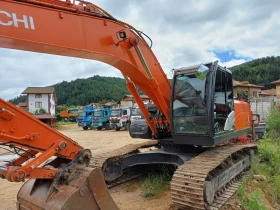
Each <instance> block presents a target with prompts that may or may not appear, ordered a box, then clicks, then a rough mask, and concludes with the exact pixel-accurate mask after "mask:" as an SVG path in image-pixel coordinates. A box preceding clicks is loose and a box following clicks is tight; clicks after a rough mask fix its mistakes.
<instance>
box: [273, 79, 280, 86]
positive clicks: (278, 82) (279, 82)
mask: <svg viewBox="0 0 280 210" xmlns="http://www.w3.org/2000/svg"><path fill="white" fill-rule="evenodd" d="M271 84H274V85H276V84H280V79H278V80H276V81H273V82H271Z"/></svg>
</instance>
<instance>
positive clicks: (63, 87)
mask: <svg viewBox="0 0 280 210" xmlns="http://www.w3.org/2000/svg"><path fill="white" fill-rule="evenodd" d="M230 69H231V70H232V73H233V79H235V80H238V81H248V82H250V83H252V84H256V85H263V86H265V88H271V87H273V86H272V85H271V84H270V83H271V82H272V81H275V80H278V79H280V56H278V57H273V56H271V57H266V58H259V59H256V60H252V61H249V62H246V63H243V64H241V65H238V66H234V67H231V68H230ZM52 86H53V87H54V88H55V91H56V95H57V99H58V102H57V105H62V104H66V105H75V106H76V105H81V106H83V105H86V104H89V103H91V102H101V101H110V100H114V101H118V100H120V99H121V98H122V97H123V95H124V94H128V93H129V92H128V90H127V88H126V85H125V80H124V79H122V78H116V77H101V76H93V77H90V78H87V79H76V80H74V81H71V82H65V81H63V82H61V83H58V84H55V85H52ZM25 100H26V99H25V97H23V96H19V97H17V98H15V99H12V100H10V102H12V103H14V104H16V105H17V104H18V103H19V102H22V101H25Z"/></svg>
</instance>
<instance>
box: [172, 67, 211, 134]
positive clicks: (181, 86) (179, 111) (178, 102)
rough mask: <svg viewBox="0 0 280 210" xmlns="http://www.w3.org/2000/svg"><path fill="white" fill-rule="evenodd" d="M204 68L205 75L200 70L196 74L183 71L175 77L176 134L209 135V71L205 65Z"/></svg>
mask: <svg viewBox="0 0 280 210" xmlns="http://www.w3.org/2000/svg"><path fill="white" fill-rule="evenodd" d="M203 67H204V69H203V70H204V71H203V73H201V72H200V70H198V71H197V72H196V71H195V73H189V72H188V71H186V73H184V71H182V72H179V73H178V74H177V75H176V76H175V86H174V92H173V127H174V131H175V132H178V133H192V134H205V133H207V115H206V113H207V112H206V111H207V107H206V88H205V87H206V81H207V73H208V70H209V69H208V67H206V66H204V65H203ZM205 68H206V69H205ZM205 70H206V71H205ZM192 72H193V70H192Z"/></svg>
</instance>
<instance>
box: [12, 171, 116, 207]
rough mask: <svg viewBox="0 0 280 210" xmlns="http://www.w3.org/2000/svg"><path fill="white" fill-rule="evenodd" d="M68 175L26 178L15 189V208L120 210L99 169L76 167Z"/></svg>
mask: <svg viewBox="0 0 280 210" xmlns="http://www.w3.org/2000/svg"><path fill="white" fill-rule="evenodd" d="M68 176H69V174H68ZM68 176H66V177H65V176H64V177H60V178H59V179H56V180H48V179H37V180H35V179H32V180H29V181H27V182H26V183H25V184H24V185H23V186H22V187H21V189H20V191H19V192H18V195H17V209H18V210H33V209H34V210H35V209H36V210H43V209H44V210H60V209H62V210H74V209H75V210H76V209H82V210H117V209H119V208H118V207H117V205H116V204H115V202H114V201H113V199H112V197H111V195H110V194H109V192H108V189H107V187H106V184H105V181H104V177H103V174H102V171H101V169H99V168H89V167H79V168H77V169H75V170H74V172H71V174H70V176H69V177H68ZM62 179H64V181H63V184H59V183H57V182H60V181H61V180H62ZM65 180H66V181H65Z"/></svg>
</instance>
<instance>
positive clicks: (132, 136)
mask: <svg viewBox="0 0 280 210" xmlns="http://www.w3.org/2000/svg"><path fill="white" fill-rule="evenodd" d="M128 132H129V135H130V137H131V138H133V139H134V138H135V135H134V134H131V132H130V124H129V128H128Z"/></svg>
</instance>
